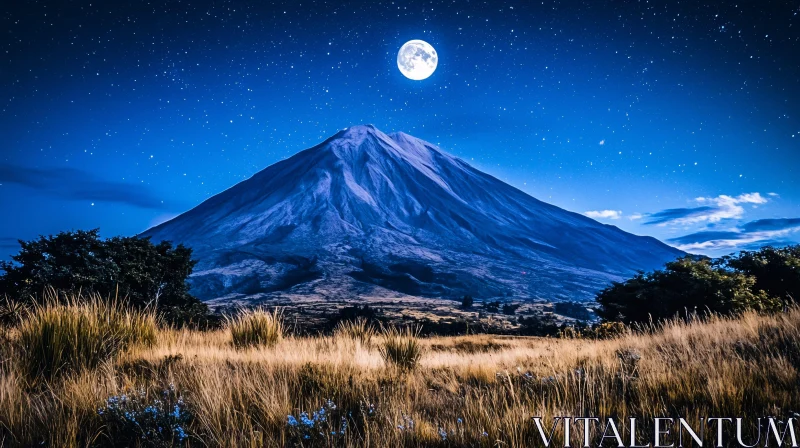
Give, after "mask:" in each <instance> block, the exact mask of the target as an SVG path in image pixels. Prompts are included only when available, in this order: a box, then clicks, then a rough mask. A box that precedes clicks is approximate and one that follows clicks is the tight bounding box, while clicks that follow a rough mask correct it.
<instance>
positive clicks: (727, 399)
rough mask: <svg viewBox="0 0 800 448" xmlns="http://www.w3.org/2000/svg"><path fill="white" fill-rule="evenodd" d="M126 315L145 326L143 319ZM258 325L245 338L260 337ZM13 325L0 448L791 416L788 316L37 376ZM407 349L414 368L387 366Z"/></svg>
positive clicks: (353, 342)
mask: <svg viewBox="0 0 800 448" xmlns="http://www.w3.org/2000/svg"><path fill="white" fill-rule="evenodd" d="M75 306H76V307H77V308H74V309H73V310H72V311H71V312H73V313H78V314H80V313H81V312H83V313H88V315H89V317H88V319H89V320H87V321H85V322H84V321H81V323H79V324H78V325H77V327H76V328H78V329H80V328H84V327H86V326H90V327H92V325H95V324H94V323H91V319H99V320H103V319H107V318H105V317H102V316H104V315H105V314H104V313H97V312H96V311H91V310H90V311H88V312H87V311H86V310H83V311H81V310H80V309H78V308H79V306H77V305H75ZM45 312H49V313H51V314H52V316H50V315H48V316H50V317H47V316H45V317H46V318H42V317H41V316H40V317H39V319H40V320H42V322H44V321H46V320H47V319H50V321H48V322H50V324H48V325H50V327H48V328H49V329H48V330H47V331H49V333H47V337H48V338H50V339H51V340H52V341H56V342H53V343H59V342H57V341H58V340H59V339H58V338H57V337H56V336H53V335H54V334H56V333H57V331H56V330H53V328H55V327H56V326H57V325H61V324H63V321H64V319H65V317H64V316H65V315H66V314H64V315H62V314H58V312H57V310H55V309H50V310H49V311H48V310H39V313H40V314H41V313H45ZM92 313H94V314H92ZM67 314H68V313H67ZM265 315H268V313H265ZM53 316H55V317H53ZM92 316H94V317H92ZM98 316H100V317H98ZM126 318H127V319H128V321H129V322H133V323H132V324H130V325H150V324H147V323H146V321H148V319H151V318H152V316H138V317H137V316H133V318H132V317H130V316H128V317H126ZM261 318H262V319H265V320H264V321H262V322H259V323H257V324H253V325H250V327H249V328H252V327H254V326H258V325H266V326H269V325H271V324H270V323H269V317H264V315H262V316H261ZM25 319H27V320H30V319H33V317H30V316H29V317H26V318H25ZM137 319H138V320H137ZM53 322H56V324H53ZM59 322H60V323H59ZM142 322H145V323H144V324H142ZM100 323H101V324H102V322H100ZM106 323H107V322H106ZM26 325H28V326H29V327H32V326H33V324H30V322H26V321H25V320H24V321H23V323H22V324H19V325H17V326H14V327H10V328H8V329H6V330H4V331H3V333H2V336H0V338H2V339H1V340H0V346H2V353H1V354H0V446H9V447H10V446H41V445H45V446H54V447H78V446H81V447H83V446H131V445H132V446H136V445H141V446H213V447H217V446H220V447H239V446H242V447H259V446H274V447H282V446H348V447H349V446H353V447H355V446H373V447H389V446H485V447H489V446H502V447H522V446H540V445H536V444H537V443H538V444H540V443H541V442H540V439H539V434H538V432H536V428H535V426H534V424H533V421H532V417H534V416H540V417H544V418H545V421H549V419H550V418H552V417H553V416H576V417H577V416H597V417H617V418H620V419H625V418H628V417H642V418H647V417H655V416H658V417H677V416H681V417H686V418H687V419H689V420H690V421H691V420H692V419H698V418H702V417H706V416H739V417H752V418H757V417H764V416H778V417H784V418H785V417H788V416H791V415H793V413H794V412H797V411H799V410H800V393H798V386H800V373H799V372H800V310H797V309H793V310H790V311H789V312H786V313H783V314H779V315H774V316H759V315H756V314H745V315H742V316H739V317H737V318H713V319H711V320H710V321H707V322H699V321H694V322H689V323H683V322H672V323H668V324H665V325H663V326H661V327H659V328H656V329H652V331H651V332H650V333H648V334H627V335H624V336H622V337H619V338H616V339H612V340H602V341H601V340H582V339H549V338H519V337H499V336H481V335H475V336H465V337H450V338H436V337H434V338H419V339H417V338H414V335H413V332H410V333H409V332H398V331H394V332H388V333H381V332H377V333H375V334H373V333H372V332H370V331H369V330H367V331H366V332H365V331H362V330H363V328H362V329H357V328H356V329H353V328H349V329H344V330H342V331H339V332H337V333H335V334H334V335H333V336H327V337H322V336H319V337H293V336H291V335H288V334H287V335H283V336H282V337H275V338H271V339H268V340H265V342H263V343H257V344H240V345H234V344H233V343H232V340H233V338H232V332H236V331H244V330H242V328H241V327H240V328H236V322H234V321H231V322H230V327H229V328H226V329H225V330H219V331H214V332H198V331H191V330H176V329H163V328H162V329H157V330H156V334H155V339H154V340H152V339H151V337H150V336H148V335H149V334H150V333H149V331H141V330H140V329H139V330H137V331H138V333H137V334H144V335H146V336H143V337H140V336H136V337H128V338H127V339H125V341H127V342H126V343H124V344H119V341H121V340H122V339H124V338H120V337H118V336H115V335H117V334H121V333H119V331H120V330H115V331H117V333H109V334H108V335H107V337H108V339H107V341H108V343H109V344H111V343H114V344H117V346H116V347H117V348H118V349H117V350H109V354H108V356H107V357H105V358H103V359H100V361H101V362H99V363H90V364H92V365H90V366H88V367H83V368H80V366H77V367H76V366H75V365H73V366H72V367H70V368H69V369H66V368H65V369H59V368H56V373H52V374H46V375H44V374H41V373H40V374H39V376H38V377H37V376H36V375H37V373H36V372H37V370H36V369H32V368H31V367H30V363H31V361H32V358H33V357H40V358H41V357H42V356H47V355H46V354H43V353H44V352H42V351H41V350H40V351H39V352H34V351H33V350H32V349H31V348H30V346H29V345H30V344H31V342H29V341H30V339H31V338H32V337H33V336H35V335H36V334H40V335H44V334H45V333H44V332H39V333H37V332H36V331H34V330H35V329H34V330H32V329H31V328H27V329H26ZM126 325H129V324H126ZM51 327H52V328H51ZM92 328H94V327H92ZM98 328H100V327H98ZM115 328H116V327H115ZM120 328H122V327H120ZM125 328H127V327H125ZM273 330H274V328H273ZM70 331H79V330H76V329H73V330H70ZM104 337H106V336H104ZM136 338H139V339H136ZM387 340H389V341H388V345H387ZM24 341H28V342H25V344H28V346H25V345H24V344H23V343H22V342H24ZM71 343H72V342H68V343H67V344H71ZM404 344H405V345H404ZM409 351H410V352H412V353H411V354H410V356H412V357H413V356H418V357H419V358H418V359H413V360H411V361H410V362H409V363H408V364H403V363H398V362H392V360H395V361H396V360H397V359H398V357H399V358H402V359H405V358H403V357H407V356H409ZM387 352H389V353H388V354H387ZM91 355H92V354H91V353H88V354H86V356H91ZM76 356H78V355H76ZM81 356H83V355H81ZM387 360H388V361H387ZM94 364H96V365H94ZM42 375H44V376H42ZM48 375H49V376H48ZM643 424H644V425H647V422H646V421H645V422H643ZM645 429H647V428H643V429H642V430H643V431H644V430H645ZM749 430H752V428H748V431H749ZM592 435H593V437H595V438H596V437H599V436H600V434H598V433H597V432H596V431H593V433H592ZM556 436H557V437H560V430H557V431H556ZM574 436H575V439H576V443H577V440H578V439H579V438H580V437H581V435H580V434H578V431H576V434H574ZM626 439H627V436H626ZM578 446H579V445H578Z"/></svg>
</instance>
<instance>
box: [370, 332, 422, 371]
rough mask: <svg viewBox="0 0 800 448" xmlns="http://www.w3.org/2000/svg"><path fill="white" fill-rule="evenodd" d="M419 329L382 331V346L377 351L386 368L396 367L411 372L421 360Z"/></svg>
mask: <svg viewBox="0 0 800 448" xmlns="http://www.w3.org/2000/svg"><path fill="white" fill-rule="evenodd" d="M419 332H420V330H419V328H416V329H412V328H409V327H407V328H405V329H402V330H399V329H397V328H395V327H389V328H384V329H383V337H384V341H383V344H382V345H381V346H380V347H379V349H378V350H379V351H380V354H381V357H382V358H383V361H384V362H385V363H386V365H387V366H396V367H399V368H400V369H401V370H413V369H415V368H416V367H417V365H419V362H420V359H422V343H421V342H420V340H419Z"/></svg>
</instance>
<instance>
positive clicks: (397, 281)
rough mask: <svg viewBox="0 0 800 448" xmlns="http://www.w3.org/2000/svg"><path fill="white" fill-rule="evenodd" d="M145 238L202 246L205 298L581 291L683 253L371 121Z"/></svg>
mask: <svg viewBox="0 0 800 448" xmlns="http://www.w3.org/2000/svg"><path fill="white" fill-rule="evenodd" d="M146 235H148V236H152V237H153V238H154V239H156V240H170V241H173V242H175V243H184V244H186V245H187V246H190V247H192V248H193V249H194V253H195V256H196V257H197V259H198V260H199V263H198V267H197V270H196V272H195V274H194V277H193V280H192V282H193V285H194V286H193V287H194V288H195V291H196V293H197V295H198V296H200V297H202V298H204V299H218V298H222V297H242V296H248V297H249V296H254V295H259V294H260V295H261V297H265V296H264V295H268V294H280V293H281V292H282V291H288V290H292V291H294V293H297V294H316V295H319V296H324V297H332V295H331V294H333V296H335V295H336V294H339V293H338V292H336V293H335V294H334V292H335V291H342V293H343V294H345V295H354V296H358V295H362V294H363V295H365V296H370V295H374V294H387V292H386V291H387V290H388V291H395V292H401V293H406V294H410V295H415V296H428V297H430V296H437V297H442V296H448V297H455V296H462V295H465V294H472V295H475V296H476V297H501V296H506V295H508V294H514V295H516V296H521V297H531V298H535V297H538V298H542V299H552V298H563V299H571V300H575V299H583V298H591V297H592V296H593V295H594V294H595V293H596V292H597V291H599V290H600V289H602V288H603V287H605V286H607V285H608V284H609V282H611V281H618V280H621V279H622V278H624V277H623V276H625V275H630V274H632V273H635V272H636V271H638V270H648V269H652V268H657V267H660V266H661V265H662V264H663V263H664V262H665V261H669V260H672V259H674V258H676V257H677V256H679V255H682V252H680V251H678V250H676V249H674V248H671V247H668V246H666V245H664V244H662V243H660V242H658V241H655V240H652V239H649V238H642V237H637V236H634V235H631V234H628V233H625V232H623V231H621V230H619V229H616V228H610V227H607V226H604V225H602V224H600V223H598V222H596V221H593V220H591V219H589V218H587V217H585V216H582V215H579V214H576V213H572V212H568V211H566V210H563V209H560V208H558V207H556V206H553V205H550V204H546V203H543V202H541V201H538V200H536V199H535V198H533V197H531V196H529V195H527V194H525V193H524V192H522V191H520V190H518V189H516V188H513V187H511V186H510V185H508V184H505V183H503V182H502V181H500V180H498V179H496V178H494V177H492V176H490V175H488V174H486V173H482V172H480V171H479V170H477V169H475V168H473V167H471V166H470V165H469V164H467V163H466V162H464V161H462V160H460V159H457V158H456V157H453V156H451V155H449V154H447V153H446V152H444V151H442V150H440V149H439V148H438V147H437V146H435V145H433V144H431V143H428V142H426V141H424V140H421V139H418V138H416V137H413V136H411V135H408V134H406V133H403V132H394V133H392V134H389V135H387V134H385V133H383V132H381V131H380V130H378V129H377V128H376V127H375V126H374V125H369V124H365V125H358V126H352V127H349V128H347V129H343V130H341V131H339V132H338V133H336V134H335V135H334V136H332V137H331V138H329V139H327V140H326V141H324V142H323V143H321V144H320V145H317V146H315V147H314V148H311V149H309V150H307V151H302V152H300V153H298V154H296V155H294V156H292V157H290V158H288V159H286V160H283V161H280V162H278V163H276V164H274V165H272V166H270V167H267V168H266V169H264V170H263V171H261V172H259V173H258V174H256V175H255V176H253V177H252V178H250V179H248V180H246V181H244V182H241V183H239V184H237V185H236V186H234V187H232V188H230V189H228V190H226V191H224V192H222V193H220V194H218V195H216V196H214V197H212V198H210V199H208V200H207V201H205V202H203V203H202V204H200V205H198V206H197V207H195V208H194V209H192V210H190V211H188V212H186V213H184V214H182V215H180V216H178V217H177V218H175V219H173V220H171V221H169V222H167V223H164V224H162V225H159V226H157V227H155V228H153V229H150V230H148V231H147V232H146ZM380 291H383V292H380Z"/></svg>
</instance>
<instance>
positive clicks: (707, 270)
mask: <svg viewBox="0 0 800 448" xmlns="http://www.w3.org/2000/svg"><path fill="white" fill-rule="evenodd" d="M755 283H756V278H755V277H752V276H748V275H745V274H742V273H739V272H735V271H731V270H729V269H723V268H722V267H720V266H717V265H716V264H715V263H713V262H712V261H711V260H707V259H704V260H695V259H692V258H691V257H685V258H681V259H679V260H676V261H673V262H670V263H667V265H666V267H665V269H664V270H658V271H654V272H651V273H648V274H644V273H639V274H638V275H636V276H635V277H634V278H632V279H630V280H628V281H626V282H622V283H614V284H612V286H610V287H608V288H606V289H605V290H603V291H602V292H600V294H599V295H598V296H597V301H598V302H599V303H600V305H601V307H600V309H599V310H598V312H597V314H598V315H599V316H600V317H601V318H602V319H603V320H605V321H622V322H625V323H628V324H630V323H646V322H649V321H650V320H651V318H652V320H654V321H658V320H662V319H668V318H672V317H675V316H677V315H685V314H686V313H701V314H702V313H704V312H709V311H710V312H713V313H720V314H734V313H739V312H742V311H746V310H756V311H776V310H778V309H780V307H781V304H780V301H779V300H777V299H775V298H773V297H770V296H769V295H768V294H767V293H766V292H764V291H760V290H759V291H758V292H753V291H754V290H755V289H754V286H755Z"/></svg>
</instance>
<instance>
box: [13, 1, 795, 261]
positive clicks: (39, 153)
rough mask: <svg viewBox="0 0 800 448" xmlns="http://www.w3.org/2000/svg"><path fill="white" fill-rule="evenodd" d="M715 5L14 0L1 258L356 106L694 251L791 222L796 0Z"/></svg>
mask: <svg viewBox="0 0 800 448" xmlns="http://www.w3.org/2000/svg"><path fill="white" fill-rule="evenodd" d="M717 3H718V4H703V3H700V2H676V1H664V2H630V1H622V0H618V1H577V0H570V1H544V2H533V3H531V2H474V1H470V2H467V1H459V2H405V1H403V2H401V1H395V2H364V3H359V2H350V3H346V2H312V1H308V2H305V1H304V2H296V1H292V2H252V1H223V2H220V1H188V2H187V1H166V2H165V1H161V2H150V3H135V4H129V5H126V4H119V3H104V2H92V3H90V2H81V1H77V2H72V3H69V4H67V3H64V2H52V3H48V2H38V3H34V2H22V4H15V5H13V6H12V7H9V8H6V10H5V11H4V12H3V13H2V16H0V22H2V26H3V29H6V30H8V33H7V34H5V35H4V36H3V38H2V40H0V133H2V135H3V142H2V146H0V147H2V153H1V154H0V209H2V210H4V215H5V216H6V218H5V219H3V220H0V256H2V257H3V258H5V257H6V256H7V255H8V254H10V253H12V252H14V251H15V248H16V243H15V241H16V239H17V238H23V239H28V238H33V237H35V236H37V235H39V234H49V233H55V232H58V231H60V230H68V229H79V228H82V229H86V228H95V227H99V228H101V233H102V234H103V235H105V236H111V235H116V234H124V235H131V234H136V233H139V232H141V231H143V230H145V229H146V228H148V227H150V226H152V225H154V224H157V223H159V222H162V221H163V220H165V219H168V218H170V217H172V216H175V215H177V214H179V213H181V212H182V211H185V210H187V209H188V208H190V207H192V206H193V205H196V204H197V203H199V202H201V201H203V200H204V199H206V198H208V197H210V196H211V195H213V194H215V193H218V192H220V191H222V190H224V189H226V188H228V187H229V186H231V185H233V184H235V183H236V182H239V181H241V180H243V179H245V178H248V177H250V176H251V175H253V174H254V173H256V172H257V171H259V170H261V169H263V168H265V167H266V166H268V165H270V164H272V163H274V162H276V161H279V160H281V159H283V158H286V157H289V156H291V155H292V154H294V153H296V152H298V151H300V150H302V149H305V148H307V147H310V146H313V145H315V144H316V143H319V142H321V141H322V140H323V139H325V138H326V137H328V136H330V135H332V134H334V133H335V132H336V131H337V130H339V129H342V128H345V127H348V126H352V125H355V124H364V123H371V124H374V125H376V126H377V127H378V128H379V129H381V130H383V131H385V132H392V131H404V132H407V133H409V134H412V135H415V136H417V137H420V138H423V139H425V140H428V141H431V142H433V143H436V144H438V145H440V146H441V147H442V148H443V149H445V150H447V151H449V152H451V153H453V154H455V155H457V156H459V157H461V158H463V159H464V160H466V161H468V162H470V163H471V164H473V165H474V166H476V167H477V168H479V169H482V170H484V171H486V172H488V173H490V174H493V175H494V176H496V177H498V178H500V179H502V180H504V181H506V182H508V183H510V184H512V185H514V186H516V187H518V188H520V189H522V190H523V191H525V192H527V193H529V194H531V195H533V196H534V197H537V198H539V199H541V200H544V201H547V202H550V203H553V204H555V205H558V206H560V207H563V208H566V209H569V210H572V211H576V212H580V213H586V214H587V215H589V216H592V217H596V218H597V219H598V220H600V221H602V222H605V223H609V224H613V225H617V226H619V227H620V228H622V229H624V230H627V231H631V232H633V233H636V234H642V235H653V236H655V237H657V238H659V239H661V240H663V241H665V242H667V243H669V244H672V245H675V246H677V247H681V248H683V249H685V250H688V251H691V252H695V253H704V254H709V255H721V254H724V253H729V252H733V251H736V250H741V249H750V248H756V247H759V246H761V245H764V244H788V243H792V242H797V241H800V221H798V219H799V218H800V181H799V180H798V179H800V176H798V167H800V120H798V114H797V112H799V111H798V105H797V101H796V98H800V65H799V64H797V62H796V55H798V54H800V15H798V14H800V1H786V2H769V3H768V4H765V3H762V2H747V3H748V4H740V5H735V4H732V3H730V2H717ZM742 3H745V2H742ZM411 39H423V40H426V41H427V42H430V43H431V44H432V45H433V46H434V47H435V48H436V50H437V52H438V55H439V66H438V68H437V70H436V72H435V73H434V74H433V76H431V77H430V78H428V79H426V80H424V81H411V80H409V79H406V78H404V77H403V76H402V75H401V74H400V72H399V71H398V69H397V66H396V63H395V57H396V54H397V51H398V49H399V48H400V46H401V45H402V44H403V43H404V42H406V41H408V40H411Z"/></svg>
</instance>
